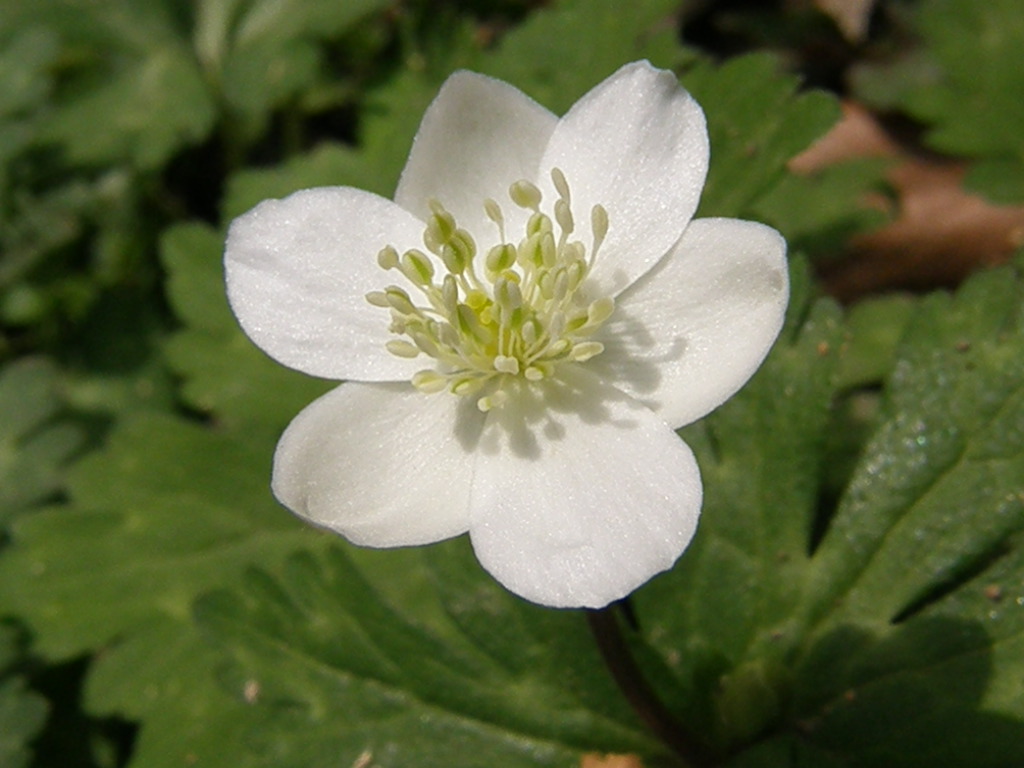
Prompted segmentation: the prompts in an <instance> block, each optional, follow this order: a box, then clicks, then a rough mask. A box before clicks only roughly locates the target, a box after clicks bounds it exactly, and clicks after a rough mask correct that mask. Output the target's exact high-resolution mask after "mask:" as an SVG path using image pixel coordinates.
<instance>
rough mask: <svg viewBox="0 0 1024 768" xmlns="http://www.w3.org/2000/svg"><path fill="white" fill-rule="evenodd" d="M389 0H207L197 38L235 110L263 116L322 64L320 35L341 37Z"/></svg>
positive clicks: (200, 9) (307, 82) (307, 81)
mask: <svg viewBox="0 0 1024 768" xmlns="http://www.w3.org/2000/svg"><path fill="white" fill-rule="evenodd" d="M388 4H389V1H388V0H347V2H343V3H339V2H334V1H333V0H284V1H283V2H279V1H277V0H204V2H201V3H199V4H198V12H197V19H196V31H195V41H196V49H197V54H198V56H199V58H200V60H201V61H202V62H203V64H204V67H205V69H206V70H207V71H208V72H209V73H211V74H212V76H213V78H214V79H215V80H216V81H217V82H218V83H219V86H220V89H221V91H222V93H223V95H224V98H225V100H226V101H227V103H228V105H229V106H230V107H231V109H232V110H233V111H235V112H240V113H241V114H242V115H243V116H244V117H245V118H246V119H249V120H254V121H256V122H260V121H261V120H262V119H263V118H265V117H266V113H267V112H269V110H270V109H272V108H273V107H277V106H280V105H281V104H283V103H284V102H285V101H286V100H287V99H289V98H293V97H295V96H297V95H298V94H300V93H301V92H302V91H304V90H305V89H308V88H309V87H310V86H311V85H312V84H313V83H314V82H315V81H316V79H317V78H318V76H320V70H321V69H322V68H323V61H322V59H323V58H324V57H323V53H324V51H323V45H322V44H321V43H320V41H324V40H333V39H337V38H338V37H339V36H340V35H341V34H342V33H344V32H345V31H346V30H347V29H349V28H350V27H351V26H352V25H353V24H355V23H356V22H357V21H359V20H360V19H362V18H363V17H365V16H367V15H369V14H371V13H374V12H376V11H379V10H381V9H383V8H385V7H386V6H387V5H388Z"/></svg>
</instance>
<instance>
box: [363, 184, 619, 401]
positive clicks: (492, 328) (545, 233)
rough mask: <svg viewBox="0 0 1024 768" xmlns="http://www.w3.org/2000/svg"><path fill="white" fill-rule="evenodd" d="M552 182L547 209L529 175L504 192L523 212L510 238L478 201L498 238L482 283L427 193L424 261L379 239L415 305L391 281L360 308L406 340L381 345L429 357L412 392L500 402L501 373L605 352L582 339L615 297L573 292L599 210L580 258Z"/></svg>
mask: <svg viewBox="0 0 1024 768" xmlns="http://www.w3.org/2000/svg"><path fill="white" fill-rule="evenodd" d="M551 181H552V183H553V184H554V187H555V191H556V192H557V193H558V199H557V200H555V201H554V203H553V205H551V206H550V207H549V208H547V209H546V210H542V209H541V204H542V202H543V195H542V194H541V191H540V189H539V188H538V187H537V186H536V185H535V184H533V183H532V182H529V181H526V180H521V181H517V182H515V183H514V184H512V185H511V186H510V187H509V192H508V195H509V199H510V200H511V202H512V203H513V204H514V205H516V206H517V207H519V208H521V209H523V210H525V211H529V212H530V214H529V216H528V219H527V221H526V225H525V228H524V231H523V233H522V236H521V238H520V239H519V240H518V242H516V241H515V240H512V241H510V240H509V239H508V238H507V236H506V232H505V223H506V219H505V215H504V213H503V212H502V210H501V206H500V205H499V204H498V203H497V202H496V201H494V200H492V199H489V198H488V199H486V200H484V201H483V207H484V213H485V214H486V216H487V218H488V219H489V220H490V221H492V222H494V224H495V225H496V227H497V229H498V241H497V243H496V244H494V245H490V246H489V247H486V248H485V249H484V250H483V251H482V253H484V254H486V255H485V256H484V258H483V265H482V271H483V277H482V278H481V276H480V275H478V273H477V272H476V269H477V268H479V267H474V262H475V261H476V260H477V252H478V251H477V244H476V241H475V240H474V239H473V237H472V236H471V235H470V234H469V232H468V231H467V230H465V229H463V228H461V227H459V225H458V222H457V221H456V219H455V217H454V216H453V215H452V214H451V212H449V211H448V210H447V209H446V208H445V207H444V206H443V205H442V204H441V203H440V202H439V201H437V200H430V201H428V206H429V208H430V215H429V216H428V217H427V221H426V227H425V229H424V231H423V243H424V245H425V246H426V249H427V251H429V252H430V254H433V255H432V256H431V255H428V254H427V253H424V252H423V251H421V250H418V249H416V248H410V249H408V250H406V251H404V252H403V253H402V254H401V255H399V252H398V251H397V250H396V249H395V248H394V247H393V246H390V245H387V246H385V247H384V248H382V249H381V250H380V252H379V253H378V254H377V263H378V264H379V265H380V267H381V268H382V269H384V270H392V269H393V270H397V271H398V272H400V273H401V274H402V276H403V277H404V278H405V279H406V280H407V281H408V282H409V284H411V285H413V286H415V288H416V292H417V293H418V294H420V299H419V300H420V301H421V302H423V305H422V306H420V305H418V304H417V303H416V302H415V301H414V300H413V298H412V297H410V295H409V293H408V292H407V291H406V290H404V289H403V288H400V287H398V286H395V285H390V286H387V287H386V288H385V289H384V290H383V291H371V292H370V293H367V294H366V301H367V302H368V303H369V304H371V305H372V306H375V307H380V308H383V309H388V310H389V311H390V313H391V323H390V326H389V327H390V329H391V330H392V331H393V332H394V333H396V334H398V335H401V336H404V337H405V338H401V339H392V340H390V341H388V342H387V343H386V348H387V350H388V351H389V352H390V353H391V354H393V355H396V356H398V357H402V358H410V359H411V358H416V357H419V356H421V355H424V356H426V357H429V358H431V360H432V361H433V363H434V367H433V368H428V369H425V370H421V371H419V372H417V373H416V374H415V375H414V376H413V377H412V384H413V386H415V387H416V388H417V389H418V390H420V391H421V392H425V393H435V392H441V391H443V390H445V389H447V390H448V391H449V392H451V393H453V394H455V395H459V396H463V397H476V398H477V401H476V404H477V407H478V408H479V409H480V410H481V411H489V410H492V409H494V408H500V407H501V406H502V405H504V404H505V403H506V402H507V400H508V398H509V394H508V390H507V389H505V383H506V382H507V381H508V380H509V377H516V378H519V379H520V380H521V381H523V382H529V383H536V382H540V381H543V380H545V379H549V378H552V377H555V376H557V375H558V367H559V366H560V365H562V364H563V363H564V364H581V363H585V362H586V361H588V360H590V359H591V358H593V357H595V356H596V355H599V354H601V353H602V352H603V351H604V345H602V344H601V343H600V342H598V341H593V340H592V338H593V335H594V334H595V333H596V332H597V331H598V330H599V329H600V328H601V326H602V325H603V324H604V323H605V321H607V320H608V318H609V317H611V315H612V313H613V312H614V310H615V301H614V299H613V298H611V297H610V296H605V297H599V298H596V299H593V300H588V299H586V298H585V297H584V295H583V293H582V292H581V291H579V288H580V286H581V285H582V284H583V283H584V282H585V281H586V279H587V277H588V275H589V273H590V270H591V267H592V266H593V263H594V258H595V255H596V253H597V250H598V249H599V248H600V246H601V244H602V243H603V242H604V239H605V236H606V235H607V233H608V226H609V225H608V213H607V211H606V210H605V209H604V207H602V206H600V205H595V206H593V207H592V208H591V210H590V221H591V230H592V233H593V242H592V245H591V248H590V249H589V253H588V249H587V247H586V246H585V245H584V244H583V243H581V242H580V241H579V240H571V239H570V238H571V236H572V235H573V232H574V230H575V219H574V217H573V212H572V197H571V195H570V190H569V183H568V181H567V180H566V178H565V174H564V173H562V171H561V170H560V169H558V168H553V169H552V170H551ZM556 227H557V229H558V231H557V233H556V231H555V228H556ZM439 270H441V271H442V274H440V275H438V274H437V273H438V271H439Z"/></svg>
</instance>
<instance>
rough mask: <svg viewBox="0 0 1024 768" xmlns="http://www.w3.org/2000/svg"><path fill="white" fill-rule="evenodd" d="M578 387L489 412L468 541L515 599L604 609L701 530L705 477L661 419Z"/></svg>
mask: <svg viewBox="0 0 1024 768" xmlns="http://www.w3.org/2000/svg"><path fill="white" fill-rule="evenodd" d="M578 379H579V380H578V381H575V382H573V384H571V385H569V384H564V385H557V384H550V385H548V386H547V387H546V388H545V389H546V390H547V391H545V392H544V393H543V396H540V395H536V396H534V397H531V396H530V395H529V393H528V392H520V393H518V394H516V395H513V397H512V398H511V399H510V401H509V402H508V403H506V404H505V406H504V407H503V408H502V409H501V410H498V411H492V412H491V414H490V418H489V421H488V424H487V427H486V429H485V434H484V437H483V439H482V442H481V449H480V451H479V455H478V457H477V460H476V474H475V476H474V478H473V496H472V501H471V504H472V510H473V513H472V514H473V517H472V521H471V524H470V536H471V537H472V541H473V547H474V549H475V550H476V554H477V557H478V558H479V559H480V562H481V563H482V564H483V566H484V568H486V569H487V570H488V571H490V573H491V574H493V575H494V577H495V578H497V579H498V581H500V582H501V583H502V584H504V585H505V586H506V587H507V588H508V589H510V590H511V591H513V592H515V593H517V594H519V595H521V596H523V597H525V598H526V599H528V600H532V601H533V602H535V603H540V604H542V605H549V606H553V607H560V608H567V607H589V608H598V607H601V606H604V605H607V604H608V603H610V602H612V601H614V600H617V599H619V598H621V597H624V596H625V595H627V594H629V593H630V592H631V591H633V590H634V589H636V588H637V587H638V586H640V585H641V584H643V583H644V582H646V581H647V580H648V579H650V578H651V577H652V576H654V575H655V574H656V573H659V572H661V571H663V570H666V569H668V568H670V567H672V564H673V563H674V562H675V561H676V559H677V558H678V557H679V555H680V553H682V551H683V550H684V549H685V548H686V545H687V544H688V543H689V541H690V539H691V538H692V536H693V533H694V530H695V529H696V525H697V518H698V515H699V512H700V504H701V485H700V473H699V471H698V469H697V464H696V461H695V460H694V458H693V453H692V452H691V451H690V449H689V448H688V447H687V446H686V444H685V443H683V442H682V440H680V439H679V437H678V436H677V435H676V434H675V433H674V432H673V431H672V430H671V429H669V427H668V426H667V425H666V424H665V423H664V422H663V421H662V420H661V419H660V418H658V417H657V416H655V415H654V414H653V413H651V412H650V411H649V410H647V409H646V408H644V407H643V406H641V405H640V404H638V403H636V402H635V401H633V400H632V399H631V398H629V397H627V396H624V395H623V394H622V393H621V392H618V391H617V390H615V389H613V388H612V387H609V386H606V385H604V384H602V383H600V382H598V380H597V379H596V378H594V377H591V376H587V377H583V376H579V377H578ZM539 391H540V390H538V392H539Z"/></svg>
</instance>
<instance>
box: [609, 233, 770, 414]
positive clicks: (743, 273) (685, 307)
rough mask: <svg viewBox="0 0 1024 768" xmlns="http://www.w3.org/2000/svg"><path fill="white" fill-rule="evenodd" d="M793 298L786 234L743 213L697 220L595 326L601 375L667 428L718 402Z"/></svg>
mask: <svg viewBox="0 0 1024 768" xmlns="http://www.w3.org/2000/svg"><path fill="white" fill-rule="evenodd" d="M788 300H789V277H788V273H787V270H786V241H785V240H783V239H782V236H781V235H780V234H779V233H778V232H776V231H775V230H774V229H772V228H771V227H767V226H765V225H763V224H758V223H756V222H752V221H741V220H739V219H697V220H696V221H694V222H692V223H691V224H690V226H689V227H688V228H687V230H686V233H685V234H684V235H683V238H682V239H681V240H680V241H679V244H678V245H677V246H676V247H675V248H674V249H673V251H672V252H671V253H670V254H668V256H666V258H665V259H664V260H663V261H662V262H661V263H659V264H658V266H657V267H655V268H654V269H653V270H651V271H650V272H648V273H647V274H646V275H645V276H644V277H643V278H642V279H641V280H640V282H638V283H636V284H635V285H634V286H632V287H631V288H630V289H629V290H627V291H626V292H624V293H623V294H622V295H621V296H619V299H618V304H617V306H616V309H615V314H614V315H613V316H612V318H611V319H610V320H609V321H608V322H607V323H606V324H605V325H604V327H602V328H601V331H600V333H599V336H598V338H599V340H600V341H601V342H602V343H603V344H604V345H605V351H604V353H603V354H601V355H600V356H599V357H597V358H594V360H593V361H591V362H592V364H593V365H594V368H595V369H596V370H597V371H598V372H599V374H600V375H602V376H603V377H605V379H606V380H607V381H609V382H611V383H613V384H614V385H615V386H617V387H619V388H620V389H623V390H625V391H626V392H629V393H630V394H631V395H633V396H634V397H636V398H637V399H639V400H641V401H643V402H644V403H646V404H647V405H648V406H649V407H650V408H652V409H653V410H654V411H655V412H656V413H658V414H660V415H661V417H662V418H663V419H665V421H667V422H668V423H669V424H670V425H672V426H673V427H677V428H678V427H681V426H683V425H684V424H689V423H690V422H691V421H695V420H696V419H699V418H700V417H701V416H704V415H705V414H706V413H708V412H710V411H711V410H713V409H715V408H717V407H718V406H719V405H721V404H722V403H723V402H725V401H726V400H727V399H728V398H730V397H731V396H732V395H733V394H735V392H736V391H737V390H738V389H739V388H740V387H742V386H743V385H744V384H745V383H746V381H747V379H749V378H750V377H751V376H752V375H753V373H754V371H756V370H757V368H758V366H760V365H761V362H762V361H763V360H764V358H765V355H767V354H768V350H769V349H770V348H771V346H772V344H773V343H774V342H775V339H776V337H777V336H778V334H779V331H780V329H781V328H782V321H783V319H784V315H785V312H786V303H787V301H788Z"/></svg>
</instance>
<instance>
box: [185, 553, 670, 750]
mask: <svg viewBox="0 0 1024 768" xmlns="http://www.w3.org/2000/svg"><path fill="white" fill-rule="evenodd" d="M502 598H503V600H504V601H505V602H507V601H510V600H512V598H509V597H507V596H502ZM460 599H462V600H467V599H470V600H471V599H472V597H471V596H470V595H465V594H463V595H462V596H461V598H460ZM501 603H502V599H501V598H499V600H498V601H497V602H494V601H491V602H490V605H491V609H492V610H496V611H497V613H496V614H495V619H498V617H499V616H501V615H503V614H504V613H505V609H504V608H503V607H502V605H501ZM483 607H484V606H483V605H481V606H480V608H483ZM537 610H538V611H539V612H542V611H540V609H537ZM556 615H557V616H559V617H560V619H559V621H560V622H561V625H562V627H563V628H565V629H566V630H567V631H568V632H569V633H570V635H571V636H573V637H578V636H579V635H580V632H579V629H580V627H581V626H582V623H583V617H582V616H581V615H579V614H565V613H563V614H556ZM198 616H199V619H200V621H201V623H202V625H203V626H204V627H206V628H207V629H208V630H209V631H210V632H211V633H212V634H213V635H214V636H215V637H216V638H218V639H219V640H220V641H221V642H222V643H223V644H224V648H225V651H226V652H227V653H229V654H230V655H231V656H232V657H234V659H235V662H236V663H235V666H234V668H233V670H232V674H231V676H230V678H229V680H230V682H231V685H232V687H233V689H234V690H235V691H236V695H239V696H242V697H244V698H247V699H248V700H249V701H251V702H252V706H251V712H252V715H253V721H252V727H253V730H252V733H251V734H250V738H251V740H252V748H253V749H254V750H255V751H256V752H257V753H258V754H260V755H262V756H263V759H264V761H265V764H266V765H274V766H313V765H322V764H324V763H325V762H326V761H329V760H333V761H339V760H340V761H341V762H342V763H344V764H346V765H348V764H353V763H356V762H358V761H360V760H362V761H368V760H370V759H372V761H373V764H374V765H380V766H382V768H384V767H386V766H406V765H416V766H423V768H427V767H428V766H438V768H440V766H450V765H459V766H466V767H467V768H469V767H470V766H494V765H501V766H537V765H559V766H564V765H573V764H577V763H578V762H579V759H580V754H581V752H586V751H592V750H603V751H620V752H621V751H627V752H636V753H640V754H644V755H646V756H649V757H651V758H652V759H653V760H655V761H660V760H664V758H665V757H666V756H665V753H664V752H663V750H662V749H661V748H660V747H659V745H658V744H657V743H654V742H652V741H651V740H650V739H649V737H647V736H645V735H644V734H643V733H642V731H640V730H638V729H637V727H636V725H635V723H627V724H623V723H620V722H617V721H615V720H612V719H609V718H608V717H605V716H604V715H602V714H600V713H599V712H594V711H592V710H590V709H589V708H588V707H587V706H586V705H585V703H584V702H583V701H581V700H580V698H579V697H578V696H577V695H576V692H575V691H574V687H573V684H574V681H573V680H571V679H569V680H566V679H563V680H561V681H556V680H551V679H545V678H544V677H543V676H542V675H543V672H542V673H541V676H538V675H537V674H536V673H535V672H534V670H533V669H532V667H531V665H530V664H529V663H528V660H529V659H530V658H532V657H533V656H535V655H536V651H537V648H536V645H531V646H527V647H525V648H521V649H518V650H517V649H514V648H512V649H504V650H503V651H502V653H501V654H500V655H497V656H494V655H491V653H490V651H491V649H489V648H476V647H474V646H473V645H472V644H471V643H466V642H463V643H461V644H455V643H453V642H450V641H448V642H442V641H440V640H439V639H438V638H437V637H436V636H434V635H432V634H430V633H428V632H425V631H424V630H422V629H421V628H419V627H417V626H416V625H415V624H412V623H410V622H409V621H408V620H406V619H405V618H404V617H403V616H402V615H401V614H399V613H397V612H396V611H394V610H393V609H392V608H390V607H389V606H388V605H387V604H385V603H384V602H382V600H381V599H380V597H379V596H378V595H377V594H375V593H374V592H373V591H372V590H371V589H370V587H369V585H368V584H367V583H366V582H365V581H364V580H363V579H362V578H361V576H360V574H359V572H358V571H357V570H355V568H354V567H353V566H352V565H351V563H350V562H349V561H348V559H347V558H345V557H344V556H343V555H342V554H341V552H340V551H338V550H328V552H327V553H326V557H324V558H313V557H311V556H308V555H299V556H297V557H295V558H293V559H292V560H291V561H290V562H289V564H288V568H287V570H286V573H285V575H284V577H283V579H282V580H277V579H272V578H270V577H269V576H267V575H266V574H265V573H262V572H253V573H251V574H250V576H249V578H248V580H247V583H246V586H245V589H244V590H243V591H242V592H241V593H227V592H219V593H216V594H212V595H210V596H208V597H206V598H204V599H203V600H202V601H201V602H200V603H199V606H198ZM574 624H575V627H574V626H573V625H574ZM492 634H493V633H492ZM580 650H581V652H583V653H585V654H587V656H588V658H590V659H593V651H592V650H589V649H588V648H587V647H586V646H585V645H584V646H581V648H580ZM341 712H344V713H345V716H344V718H339V717H338V713H341ZM296 733H301V734H302V738H295V734H296ZM651 764H658V762H654V763H651Z"/></svg>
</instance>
